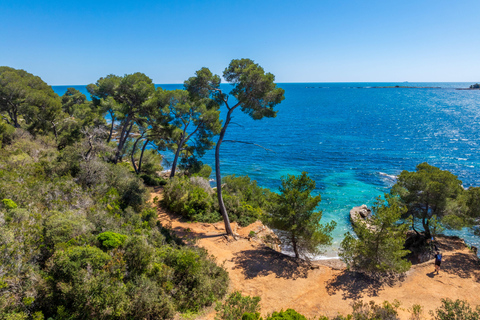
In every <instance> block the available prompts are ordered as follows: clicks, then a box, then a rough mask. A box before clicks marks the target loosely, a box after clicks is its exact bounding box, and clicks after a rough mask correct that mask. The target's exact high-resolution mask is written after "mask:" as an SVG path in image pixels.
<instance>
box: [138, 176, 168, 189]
mask: <svg viewBox="0 0 480 320" xmlns="http://www.w3.org/2000/svg"><path fill="white" fill-rule="evenodd" d="M140 178H142V180H143V182H144V183H145V184H146V185H147V186H151V187H158V186H164V185H166V184H167V180H165V179H163V178H160V177H159V176H158V175H157V174H156V173H154V174H146V173H142V174H141V175H140Z"/></svg>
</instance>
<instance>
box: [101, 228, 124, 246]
mask: <svg viewBox="0 0 480 320" xmlns="http://www.w3.org/2000/svg"><path fill="white" fill-rule="evenodd" d="M126 239H127V236H126V235H123V234H119V233H115V232H111V231H107V232H103V233H100V234H99V235H98V236H97V240H98V241H100V243H101V244H102V247H103V248H105V249H107V250H111V249H115V248H118V247H119V246H121V245H123V243H124V242H125V240H126Z"/></svg>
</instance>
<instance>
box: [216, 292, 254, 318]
mask: <svg viewBox="0 0 480 320" xmlns="http://www.w3.org/2000/svg"><path fill="white" fill-rule="evenodd" d="M259 302H260V297H253V298H252V297H250V296H242V294H241V293H240V292H239V291H235V292H233V293H232V294H230V295H229V296H228V297H227V299H226V300H225V302H224V303H223V304H222V303H217V306H216V308H215V310H216V311H217V315H216V316H215V319H216V320H241V319H243V316H242V315H243V314H244V313H253V314H255V313H256V312H257V311H259V310H260V306H259V305H258V303H259Z"/></svg>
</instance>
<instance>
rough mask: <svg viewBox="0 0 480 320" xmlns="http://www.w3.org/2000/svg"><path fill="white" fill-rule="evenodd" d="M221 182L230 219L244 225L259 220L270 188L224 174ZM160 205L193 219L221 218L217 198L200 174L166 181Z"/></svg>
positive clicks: (268, 201)
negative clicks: (223, 185) (223, 184)
mask: <svg viewBox="0 0 480 320" xmlns="http://www.w3.org/2000/svg"><path fill="white" fill-rule="evenodd" d="M224 183H225V187H224V190H225V191H224V195H223V199H224V203H225V206H226V208H227V211H228V214H229V217H230V220H231V221H236V222H238V223H239V224H240V225H241V226H246V225H249V224H251V223H253V222H255V221H256V220H258V219H261V217H262V214H263V211H264V210H266V208H268V207H269V205H270V194H271V193H270V191H268V190H267V189H263V188H260V187H258V186H257V183H256V181H252V180H250V178H249V177H248V176H244V177H235V176H228V177H226V178H225V179H224ZM162 204H163V205H164V206H166V207H167V208H168V209H170V210H172V211H173V212H175V213H179V214H181V215H182V216H184V217H186V218H188V219H190V220H193V221H201V222H217V221H221V220H222V217H221V215H220V213H219V208H218V202H217V197H215V195H214V191H213V190H212V188H211V187H210V183H209V182H208V180H206V179H204V178H203V179H202V178H201V177H191V178H188V177H182V178H179V177H175V178H174V179H171V180H169V181H168V183H167V185H166V186H165V188H164V199H163V202H162Z"/></svg>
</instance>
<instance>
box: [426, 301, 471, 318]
mask: <svg viewBox="0 0 480 320" xmlns="http://www.w3.org/2000/svg"><path fill="white" fill-rule="evenodd" d="M431 315H432V316H433V317H434V319H435V320H459V319H462V320H478V319H480V306H477V309H476V311H474V310H473V309H472V308H471V307H470V304H469V303H468V302H467V301H465V300H459V299H457V300H455V301H453V300H450V299H442V305H441V306H440V308H437V310H435V314H434V313H433V312H431Z"/></svg>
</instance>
